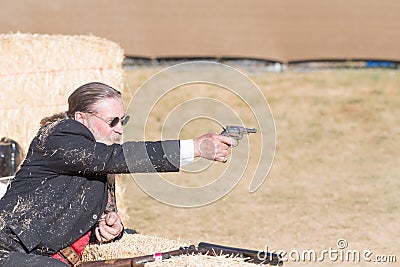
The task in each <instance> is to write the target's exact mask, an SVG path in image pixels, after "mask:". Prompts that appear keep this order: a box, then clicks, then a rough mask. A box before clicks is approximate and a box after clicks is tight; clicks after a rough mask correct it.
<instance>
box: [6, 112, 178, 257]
mask: <svg viewBox="0 0 400 267" xmlns="http://www.w3.org/2000/svg"><path fill="white" fill-rule="evenodd" d="M125 157H126V158H127V159H128V160H127V161H128V164H127V163H126V161H125ZM178 170H179V141H162V142H126V143H124V144H122V145H120V144H113V145H111V146H107V145H105V144H102V143H98V142H95V138H94V136H93V135H92V133H91V132H90V131H89V130H88V129H87V128H86V127H85V126H84V125H83V124H81V123H79V122H77V121H74V120H70V119H66V120H62V121H60V122H56V123H53V124H51V125H49V126H47V127H45V128H42V129H40V130H39V132H38V134H37V135H36V137H35V138H34V139H33V141H32V143H31V145H30V147H29V150H28V153H27V156H26V159H25V161H24V163H23V164H22V166H21V169H20V170H19V171H18V173H17V174H16V176H15V179H13V181H12V183H11V185H10V187H9V189H8V191H7V192H6V194H5V195H4V197H3V198H2V199H1V201H0V229H1V228H2V227H7V228H9V229H11V230H12V231H13V232H14V234H15V235H17V236H18V238H19V239H20V241H21V243H22V244H23V245H24V246H25V248H26V250H27V252H28V253H29V252H31V251H32V250H38V249H40V250H41V251H43V252H45V253H46V252H47V253H49V254H51V253H54V252H57V251H58V250H60V249H61V248H63V247H66V246H68V245H70V244H71V243H73V242H74V241H75V240H77V239H78V238H79V237H80V236H82V235H83V234H84V233H86V232H87V231H89V230H90V229H92V227H93V226H94V225H95V224H96V222H97V220H98V218H99V217H100V215H101V214H102V212H103V211H104V209H105V206H106V203H107V198H108V196H107V194H108V193H107V186H106V181H107V174H110V173H129V172H162V171H168V172H170V171H178Z"/></svg>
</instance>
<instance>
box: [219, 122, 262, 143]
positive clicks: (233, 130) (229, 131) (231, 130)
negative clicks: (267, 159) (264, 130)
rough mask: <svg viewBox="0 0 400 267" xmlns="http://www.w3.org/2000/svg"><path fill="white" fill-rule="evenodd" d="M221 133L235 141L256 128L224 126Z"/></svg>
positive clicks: (254, 131) (253, 131)
mask: <svg viewBox="0 0 400 267" xmlns="http://www.w3.org/2000/svg"><path fill="white" fill-rule="evenodd" d="M223 129H224V130H223V131H222V132H221V135H224V136H229V137H232V138H233V139H236V140H237V141H239V140H242V138H243V135H244V134H250V133H256V132H257V130H256V128H253V129H250V128H245V127H242V126H226V128H223Z"/></svg>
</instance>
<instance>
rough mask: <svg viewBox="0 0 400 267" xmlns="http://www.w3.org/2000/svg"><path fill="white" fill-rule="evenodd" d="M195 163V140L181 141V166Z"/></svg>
mask: <svg viewBox="0 0 400 267" xmlns="http://www.w3.org/2000/svg"><path fill="white" fill-rule="evenodd" d="M193 161H194V143H193V139H188V140H180V164H181V166H185V165H188V164H190V163H192V162H193Z"/></svg>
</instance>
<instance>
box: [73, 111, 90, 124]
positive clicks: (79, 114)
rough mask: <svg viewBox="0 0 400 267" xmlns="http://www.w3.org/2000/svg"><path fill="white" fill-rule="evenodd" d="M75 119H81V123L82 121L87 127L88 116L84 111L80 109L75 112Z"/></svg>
mask: <svg viewBox="0 0 400 267" xmlns="http://www.w3.org/2000/svg"><path fill="white" fill-rule="evenodd" d="M74 119H75V120H76V121H79V122H80V123H82V124H83V125H85V126H86V127H87V126H88V121H87V117H86V115H85V114H84V113H83V112H80V111H77V112H75V114H74Z"/></svg>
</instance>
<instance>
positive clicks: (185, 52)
mask: <svg viewBox="0 0 400 267" xmlns="http://www.w3.org/2000/svg"><path fill="white" fill-rule="evenodd" d="M0 5H1V6H0V32H1V33H11V32H13V33H15V32H21V33H25V32H30V33H46V34H71V35H76V34H94V35H97V36H100V37H104V38H107V39H110V40H112V41H115V42H117V43H119V44H120V45H121V46H122V48H123V49H124V50H125V54H126V55H127V56H134V57H144V58H169V57H174V58H181V57H213V58H214V57H216V58H220V57H223V58H256V59H265V60H271V61H280V62H284V63H288V62H294V61H303V60H366V59H371V60H391V61H400V15H399V14H400V1H399V0H250V1H249V0H247V1H245V0H238V1H228V0H202V1H198V0H180V1H179V0H168V1H163V0H142V1H138V0H112V1H111V0H51V1H50V0H14V1H9V0H0Z"/></svg>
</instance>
